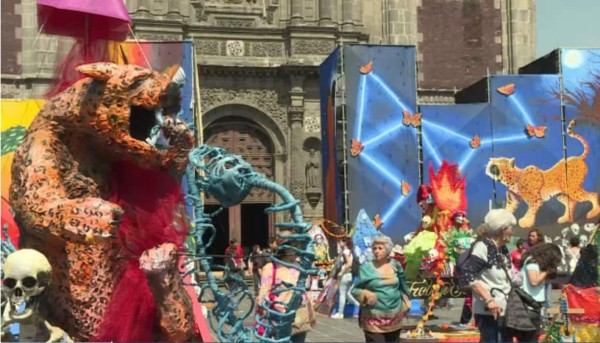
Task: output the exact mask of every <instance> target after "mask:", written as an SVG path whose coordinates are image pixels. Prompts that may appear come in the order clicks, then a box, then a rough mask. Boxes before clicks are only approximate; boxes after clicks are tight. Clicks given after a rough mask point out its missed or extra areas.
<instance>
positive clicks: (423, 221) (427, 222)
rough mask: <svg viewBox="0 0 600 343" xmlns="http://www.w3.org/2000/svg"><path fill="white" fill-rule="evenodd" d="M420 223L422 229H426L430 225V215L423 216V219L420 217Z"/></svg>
mask: <svg viewBox="0 0 600 343" xmlns="http://www.w3.org/2000/svg"><path fill="white" fill-rule="evenodd" d="M421 225H422V226H423V228H424V229H428V228H429V227H430V226H431V217H430V216H424V217H423V219H421Z"/></svg>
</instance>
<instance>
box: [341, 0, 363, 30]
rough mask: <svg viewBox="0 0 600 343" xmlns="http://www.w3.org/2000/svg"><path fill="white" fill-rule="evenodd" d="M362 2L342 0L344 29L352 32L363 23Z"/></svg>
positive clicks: (358, 0) (359, 0)
mask: <svg viewBox="0 0 600 343" xmlns="http://www.w3.org/2000/svg"><path fill="white" fill-rule="evenodd" d="M361 1H362V0H342V29H343V30H348V31H352V30H354V26H355V25H360V22H361V21H362V6H363V5H362V2H361Z"/></svg>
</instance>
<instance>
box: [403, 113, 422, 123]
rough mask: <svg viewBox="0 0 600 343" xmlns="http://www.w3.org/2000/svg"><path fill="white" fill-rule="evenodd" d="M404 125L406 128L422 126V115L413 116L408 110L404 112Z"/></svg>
mask: <svg viewBox="0 0 600 343" xmlns="http://www.w3.org/2000/svg"><path fill="white" fill-rule="evenodd" d="M402 124H404V125H406V126H413V127H419V126H421V113H415V114H413V115H412V116H411V115H410V112H408V111H407V110H404V111H402Z"/></svg>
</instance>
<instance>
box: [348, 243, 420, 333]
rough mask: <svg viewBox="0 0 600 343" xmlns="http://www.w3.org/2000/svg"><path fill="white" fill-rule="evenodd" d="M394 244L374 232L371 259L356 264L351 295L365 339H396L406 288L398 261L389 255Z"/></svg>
mask: <svg viewBox="0 0 600 343" xmlns="http://www.w3.org/2000/svg"><path fill="white" fill-rule="evenodd" d="M393 246H394V244H393V243H392V240H391V239H390V238H389V237H387V236H376V237H375V238H374V239H373V241H372V244H371V249H372V250H373V255H374V259H373V261H371V262H367V263H364V264H362V265H361V266H360V269H359V272H358V280H357V282H356V285H355V286H354V289H353V290H352V295H353V296H354V298H355V299H356V300H358V302H359V303H360V304H361V311H360V315H359V320H358V321H359V325H360V327H361V328H362V329H363V331H364V333H365V341H366V342H399V341H400V329H401V327H402V319H403V317H404V314H405V313H406V311H407V310H408V308H407V307H406V306H405V305H404V303H405V302H406V303H409V298H408V297H409V294H410V293H409V290H408V285H407V284H406V279H405V278H404V269H403V268H402V265H401V264H400V263H399V262H397V261H396V260H394V259H390V254H391V253H392V249H393Z"/></svg>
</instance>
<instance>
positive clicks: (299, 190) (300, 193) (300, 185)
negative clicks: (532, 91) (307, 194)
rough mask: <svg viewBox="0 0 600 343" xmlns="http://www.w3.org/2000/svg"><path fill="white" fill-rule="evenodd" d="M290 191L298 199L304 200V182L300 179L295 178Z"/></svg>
mask: <svg viewBox="0 0 600 343" xmlns="http://www.w3.org/2000/svg"><path fill="white" fill-rule="evenodd" d="M290 193H292V195H293V196H294V198H296V199H298V200H303V198H304V182H302V181H300V180H294V181H292V182H290Z"/></svg>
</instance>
